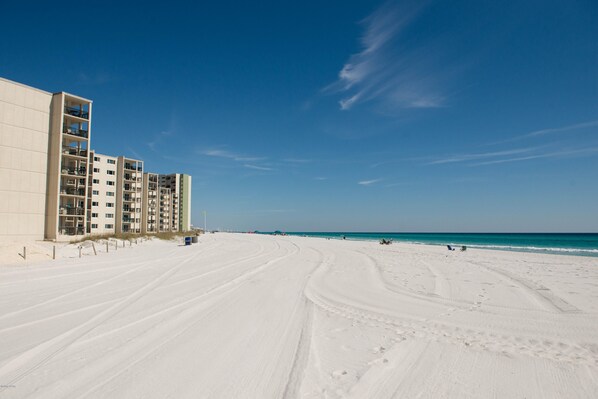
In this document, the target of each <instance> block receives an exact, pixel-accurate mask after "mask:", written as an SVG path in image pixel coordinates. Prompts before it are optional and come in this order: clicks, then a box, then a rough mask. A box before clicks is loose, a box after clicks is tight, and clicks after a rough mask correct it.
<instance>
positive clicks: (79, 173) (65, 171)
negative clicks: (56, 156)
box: [62, 168, 87, 176]
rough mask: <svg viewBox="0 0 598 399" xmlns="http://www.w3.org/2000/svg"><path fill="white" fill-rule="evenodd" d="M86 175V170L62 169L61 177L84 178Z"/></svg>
mask: <svg viewBox="0 0 598 399" xmlns="http://www.w3.org/2000/svg"><path fill="white" fill-rule="evenodd" d="M86 173H87V169H86V168H62V174H63V175H71V176H85V175H86Z"/></svg>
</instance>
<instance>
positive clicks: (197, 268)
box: [0, 234, 598, 398]
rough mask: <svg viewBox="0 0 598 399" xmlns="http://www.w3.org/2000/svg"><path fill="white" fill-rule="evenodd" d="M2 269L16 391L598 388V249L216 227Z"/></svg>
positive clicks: (409, 394) (334, 392)
mask: <svg viewBox="0 0 598 399" xmlns="http://www.w3.org/2000/svg"><path fill="white" fill-rule="evenodd" d="M77 252H78V251H75V250H74V249H73V248H71V249H70V250H69V248H64V249H63V250H62V251H61V256H62V257H63V258H62V259H60V260H56V261H46V262H42V263H37V264H34V265H31V266H16V265H13V266H2V267H0V398H5V397H6V398H416V397H417V398H565V397H566V398H596V397H598V258H585V257H571V256H556V255H538V254H528V253H525V254H524V253H509V252H497V251H482V250H478V251H474V250H469V251H467V252H449V251H447V250H446V249H445V248H443V247H433V246H422V245H408V244H393V245H391V246H381V245H378V244H377V243H370V242H349V241H336V240H325V239H315V238H302V237H270V236H259V235H242V234H214V235H205V236H202V237H200V243H199V244H198V245H193V246H191V247H184V246H180V245H179V243H174V242H160V241H153V242H145V243H143V244H140V245H136V246H132V247H127V248H124V249H119V250H118V251H117V252H110V253H105V252H104V250H103V249H102V248H100V253H99V254H98V256H91V255H89V253H90V251H89V248H87V250H86V252H85V253H86V254H88V255H86V256H84V257H83V258H82V259H78V258H77V257H75V255H76V253H77Z"/></svg>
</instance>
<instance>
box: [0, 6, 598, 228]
mask: <svg viewBox="0 0 598 399" xmlns="http://www.w3.org/2000/svg"><path fill="white" fill-rule="evenodd" d="M89 3H91V2H85V3H68V2H66V3H56V2H51V3H48V4H45V2H40V3H39V4H35V3H32V2H16V1H11V2H7V3H5V4H3V12H2V15H1V16H0V22H1V23H0V33H1V34H2V37H3V38H4V40H2V41H1V42H0V76H2V77H5V78H7V79H11V80H14V81H18V82H21V83H24V84H28V85H30V86H34V87H39V88H41V89H44V90H47V91H62V90H64V91H67V92H71V93H73V94H77V95H81V96H84V97H87V98H90V99H92V100H93V101H94V112H93V127H92V147H93V148H95V149H96V150H97V151H98V152H102V153H108V154H114V155H120V154H124V155H128V156H133V157H139V158H141V159H143V160H144V161H145V167H146V169H148V170H150V171H154V172H158V173H171V172H175V171H176V172H183V173H188V174H191V175H193V185H194V187H193V223H194V224H196V225H199V226H202V225H203V216H202V211H203V210H207V212H208V227H209V228H221V229H236V230H255V229H258V230H274V229H280V230H287V231H335V230H336V231H339V230H343V231H348V230H351V231H453V232H455V231H456V232H458V231H489V232H490V231H507V232H509V231H514V232H517V231H593V232H596V231H598V40H596V38H597V37H598V3H596V2H595V1H589V0H588V1H573V0H566V1H565V0H563V1H525V2H495V1H492V2H491V1H476V2H472V1H451V2H447V1H391V2H371V1H349V2H347V1H326V2H322V1H318V2H313V1H304V2H279V1H271V2H259V3H258V4H254V3H255V2H251V3H250V2H245V3H241V2H230V1H219V2H211V3H207V2H196V3H195V4H187V3H182V2H181V3H179V2H176V1H171V2H168V3H161V4H154V5H152V4H149V5H148V3H142V2H139V3H137V4H121V3H110V2H94V3H93V4H91V5H90V4H89ZM123 3H124V2H123ZM505 3H506V4H505ZM32 10H35V12H34V13H33V14H32V13H31V11H32Z"/></svg>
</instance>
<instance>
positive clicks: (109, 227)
mask: <svg viewBox="0 0 598 399" xmlns="http://www.w3.org/2000/svg"><path fill="white" fill-rule="evenodd" d="M104 227H105V228H107V229H111V228H113V227H114V225H113V224H105V225H104Z"/></svg>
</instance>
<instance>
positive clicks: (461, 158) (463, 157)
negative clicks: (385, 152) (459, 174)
mask: <svg viewBox="0 0 598 399" xmlns="http://www.w3.org/2000/svg"><path fill="white" fill-rule="evenodd" d="M537 148H538V147H528V148H515V149H511V150H505V151H495V152H485V153H475V154H458V155H451V156H448V157H444V158H440V159H436V160H434V161H430V162H426V165H439V164H445V163H455V162H465V161H473V160H476V159H484V158H494V157H500V156H505V155H516V154H522V153H526V152H530V151H533V150H535V149H537Z"/></svg>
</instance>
